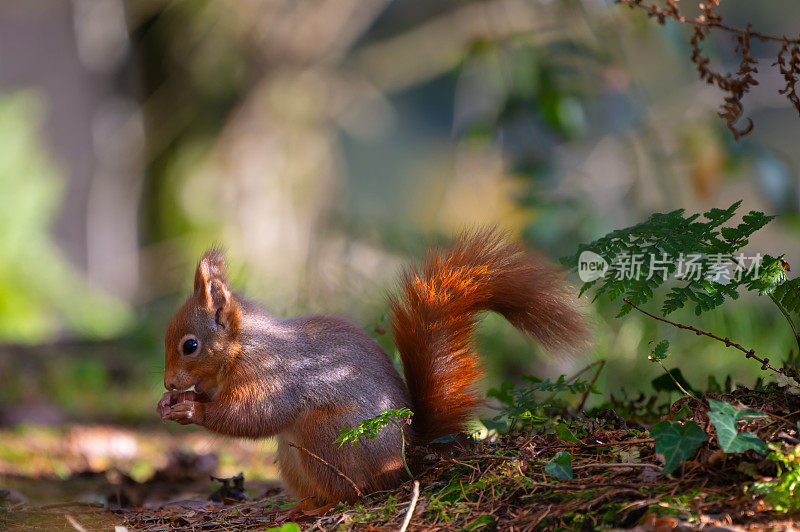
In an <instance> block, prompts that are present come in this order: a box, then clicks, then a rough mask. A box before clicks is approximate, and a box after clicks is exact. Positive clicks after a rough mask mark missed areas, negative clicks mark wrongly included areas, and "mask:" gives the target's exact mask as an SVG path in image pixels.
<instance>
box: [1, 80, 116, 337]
mask: <svg viewBox="0 0 800 532" xmlns="http://www.w3.org/2000/svg"><path fill="white" fill-rule="evenodd" d="M41 115H42V104H41V101H40V99H39V98H37V95H36V94H35V93H31V92H19V93H12V94H2V95H0V136H2V138H3V139H4V141H3V143H2V144H0V190H2V191H3V193H2V194H0V246H2V251H0V256H1V257H2V260H0V341H9V342H20V343H35V342H44V341H48V340H51V339H53V338H54V337H55V336H56V335H57V334H58V333H59V332H60V330H61V326H62V322H61V320H63V322H64V325H66V327H67V328H68V329H69V330H71V331H73V332H74V333H75V334H77V335H79V336H83V337H88V338H103V337H109V336H114V335H118V334H119V333H120V332H121V331H122V330H123V329H124V328H125V327H126V326H128V325H129V324H130V323H131V317H132V316H131V311H130V309H129V308H127V306H126V305H124V304H123V303H121V302H119V301H117V300H114V299H112V298H110V297H108V296H105V295H103V294H101V293H100V292H98V291H97V290H96V289H95V288H93V287H92V286H90V285H89V284H88V283H87V282H86V281H85V280H84V279H82V278H81V276H80V275H79V274H78V273H77V272H76V271H75V269H74V268H73V267H72V266H71V265H70V264H69V262H67V261H66V260H64V258H62V256H61V255H60V253H59V251H58V248H57V246H56V245H55V243H54V242H53V241H52V239H51V237H50V232H49V231H50V224H51V223H52V219H53V216H54V215H55V214H56V212H57V210H58V208H59V202H60V198H61V189H62V184H61V176H60V174H59V172H58V170H57V169H56V167H55V166H54V165H53V163H52V162H50V160H49V158H48V156H47V154H46V152H45V151H44V149H43V148H42V145H41V141H40V139H39V130H40V126H41Z"/></svg>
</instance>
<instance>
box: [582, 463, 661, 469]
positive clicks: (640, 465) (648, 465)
mask: <svg viewBox="0 0 800 532" xmlns="http://www.w3.org/2000/svg"><path fill="white" fill-rule="evenodd" d="M587 467H650V468H652V469H655V470H656V471H661V469H662V468H661V466H657V465H655V464H647V463H643V462H625V463H610V464H584V465H576V466H572V469H585V468H587Z"/></svg>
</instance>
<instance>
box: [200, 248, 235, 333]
mask: <svg viewBox="0 0 800 532" xmlns="http://www.w3.org/2000/svg"><path fill="white" fill-rule="evenodd" d="M194 292H195V295H196V296H197V298H198V299H199V301H200V305H201V306H202V307H204V308H205V309H206V310H208V311H210V312H215V314H216V316H215V319H216V321H217V323H218V324H219V325H220V326H222V327H224V328H226V329H228V330H234V329H236V328H238V317H239V311H238V306H237V304H236V302H235V301H234V299H233V294H232V292H231V288H230V285H229V284H228V276H227V271H226V267H225V255H224V254H223V253H222V250H220V249H219V248H211V249H209V250H208V251H206V252H205V253H204V254H203V257H202V258H201V259H200V262H198V263H197V270H196V271H195V273H194Z"/></svg>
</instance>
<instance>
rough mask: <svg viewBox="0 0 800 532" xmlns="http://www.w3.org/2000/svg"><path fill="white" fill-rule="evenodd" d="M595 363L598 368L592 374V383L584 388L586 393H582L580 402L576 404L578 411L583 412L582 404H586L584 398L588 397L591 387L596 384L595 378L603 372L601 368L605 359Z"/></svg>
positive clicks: (604, 363)
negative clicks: (597, 364) (598, 365)
mask: <svg viewBox="0 0 800 532" xmlns="http://www.w3.org/2000/svg"><path fill="white" fill-rule="evenodd" d="M597 362H598V363H599V364H600V367H599V368H597V371H596V372H595V373H594V377H592V381H591V382H590V383H589V386H588V387H587V388H586V391H585V392H583V395H582V396H581V402H580V403H578V410H579V411H581V410H583V405H584V403H586V398H587V397H589V392H590V391H591V390H592V386H594V383H595V382H597V377H599V376H600V372H601V371H603V368H604V367H605V365H606V360H605V359H603V360H598V361H597Z"/></svg>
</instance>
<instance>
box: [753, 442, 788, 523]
mask: <svg viewBox="0 0 800 532" xmlns="http://www.w3.org/2000/svg"><path fill="white" fill-rule="evenodd" d="M798 428H799V429H800V427H798ZM769 450H770V451H771V452H770V453H769V454H768V455H767V458H768V459H769V460H772V461H773V462H777V464H778V476H777V478H775V479H774V480H770V481H768V482H757V483H756V484H754V485H753V487H752V491H753V493H759V494H761V495H763V496H764V499H766V501H767V502H769V503H770V504H771V505H772V507H773V508H774V509H775V510H776V511H778V512H783V513H792V514H796V513H798V512H800V445H795V446H794V447H792V448H790V449H788V450H786V451H784V450H783V449H781V447H779V446H778V445H775V444H770V445H769Z"/></svg>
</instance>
